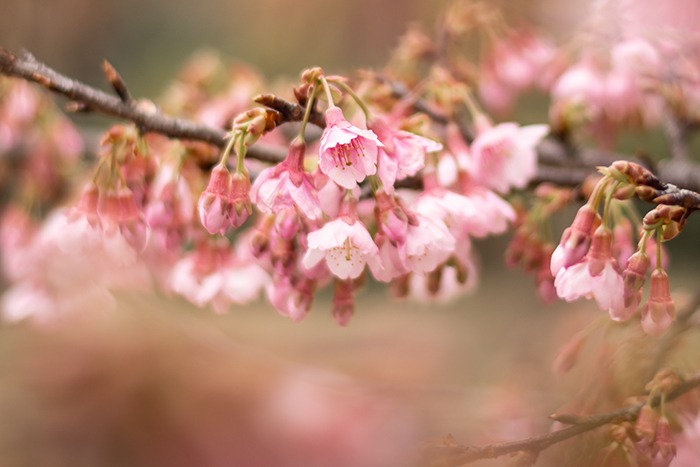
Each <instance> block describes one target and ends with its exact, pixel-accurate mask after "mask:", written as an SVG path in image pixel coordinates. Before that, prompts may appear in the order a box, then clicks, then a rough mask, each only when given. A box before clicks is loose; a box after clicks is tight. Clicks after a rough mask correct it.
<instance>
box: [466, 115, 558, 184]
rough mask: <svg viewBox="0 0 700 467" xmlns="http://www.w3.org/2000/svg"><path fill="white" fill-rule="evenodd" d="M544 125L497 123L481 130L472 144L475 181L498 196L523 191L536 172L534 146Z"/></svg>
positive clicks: (545, 131) (545, 130)
mask: <svg viewBox="0 0 700 467" xmlns="http://www.w3.org/2000/svg"><path fill="white" fill-rule="evenodd" d="M548 131H549V129H548V127H547V125H527V126H523V127H521V126H519V125H518V124H517V123H500V124H498V125H496V126H487V127H485V129H483V130H481V131H480V132H479V134H478V135H477V137H476V138H475V139H474V142H473V143H472V145H471V152H472V157H473V161H474V173H473V175H474V178H475V179H476V180H478V182H479V183H481V184H483V185H486V186H488V187H489V188H492V189H494V190H496V191H498V192H500V193H507V192H508V191H510V190H511V189H512V188H517V189H522V188H525V187H526V186H527V184H528V183H529V182H530V180H532V179H533V178H534V177H535V175H536V173H537V151H536V146H537V145H538V144H539V142H540V141H541V140H542V138H544V137H545V136H546V135H547V133H548Z"/></svg>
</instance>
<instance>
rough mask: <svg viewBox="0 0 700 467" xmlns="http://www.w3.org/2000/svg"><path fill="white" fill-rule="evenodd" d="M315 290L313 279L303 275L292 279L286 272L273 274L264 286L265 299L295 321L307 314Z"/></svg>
mask: <svg viewBox="0 0 700 467" xmlns="http://www.w3.org/2000/svg"><path fill="white" fill-rule="evenodd" d="M315 290H316V281H315V280H314V279H309V278H306V277H303V278H298V279H297V280H295V281H292V279H291V278H290V277H289V275H288V274H274V275H273V277H272V280H271V281H270V282H269V283H268V284H267V285H266V286H265V292H266V294H267V299H268V300H269V301H270V303H271V304H272V306H274V307H275V309H276V310H277V311H278V312H279V313H280V314H281V315H283V316H287V317H289V319H291V320H292V321H294V322H295V323H298V322H300V321H301V320H303V319H304V318H305V317H306V315H308V313H309V310H310V309H311V303H312V302H313V297H314V292H315Z"/></svg>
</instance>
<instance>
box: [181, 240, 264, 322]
mask: <svg viewBox="0 0 700 467" xmlns="http://www.w3.org/2000/svg"><path fill="white" fill-rule="evenodd" d="M268 281H269V276H268V274H267V273H266V272H265V271H264V270H263V269H262V268H261V267H260V266H259V265H258V264H256V263H255V262H253V261H252V260H251V259H249V258H245V257H243V256H241V254H237V253H234V252H233V251H232V250H231V248H230V245H228V242H227V241H225V240H223V239H222V240H220V241H216V242H214V243H211V244H203V245H200V246H199V247H198V248H197V249H195V250H194V251H192V252H190V253H189V254H186V255H185V256H183V257H182V259H180V260H179V261H178V262H177V263H176V264H175V265H174V266H173V269H172V274H171V278H170V287H171V289H172V290H173V291H174V292H176V293H178V294H180V295H183V296H184V297H186V298H187V299H188V300H189V301H191V302H192V303H194V304H196V305H199V306H204V305H211V306H212V308H214V310H215V311H217V312H218V313H223V312H225V311H226V310H227V309H228V307H229V306H230V305H231V304H232V303H236V304H246V303H250V302H252V301H254V300H255V299H257V298H258V296H259V295H260V293H261V292H262V290H263V288H264V286H265V284H266V283H267V282H268Z"/></svg>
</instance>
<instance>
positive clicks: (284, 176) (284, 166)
mask: <svg viewBox="0 0 700 467" xmlns="http://www.w3.org/2000/svg"><path fill="white" fill-rule="evenodd" d="M305 149H306V146H305V145H304V143H303V142H301V141H300V140H295V141H293V142H292V143H291V145H290V146H289V152H288V153H287V158H286V159H285V160H284V161H283V162H281V163H280V164H278V165H276V166H274V167H269V168H267V169H265V170H263V171H262V172H261V173H260V174H259V175H258V177H257V178H256V179H255V182H254V183H253V187H252V188H251V190H250V198H251V200H252V201H253V203H255V205H256V206H257V207H258V209H260V211H262V212H265V213H268V212H272V213H278V212H280V211H281V210H283V209H284V208H286V207H289V206H294V207H296V208H298V209H299V211H300V212H301V213H303V215H304V216H306V217H307V218H308V219H311V220H316V219H320V218H321V216H322V211H321V202H320V200H319V197H318V192H317V190H316V188H315V186H314V182H313V178H312V176H311V175H310V174H308V173H306V172H305V171H304V167H303V163H304V150H305Z"/></svg>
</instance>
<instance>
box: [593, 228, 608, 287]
mask: <svg viewBox="0 0 700 467" xmlns="http://www.w3.org/2000/svg"><path fill="white" fill-rule="evenodd" d="M612 257H613V256H612V232H610V229H608V228H606V227H604V226H602V225H601V226H600V227H598V228H597V229H596V231H595V233H594V234H593V241H592V242H591V248H590V250H589V251H588V272H589V273H590V274H591V276H597V275H599V274H600V273H602V272H603V269H604V268H605V265H606V264H607V263H608V262H609V261H610V260H611V259H612Z"/></svg>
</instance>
